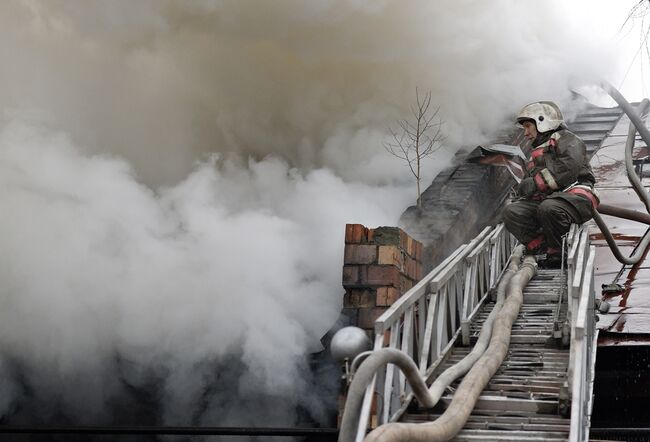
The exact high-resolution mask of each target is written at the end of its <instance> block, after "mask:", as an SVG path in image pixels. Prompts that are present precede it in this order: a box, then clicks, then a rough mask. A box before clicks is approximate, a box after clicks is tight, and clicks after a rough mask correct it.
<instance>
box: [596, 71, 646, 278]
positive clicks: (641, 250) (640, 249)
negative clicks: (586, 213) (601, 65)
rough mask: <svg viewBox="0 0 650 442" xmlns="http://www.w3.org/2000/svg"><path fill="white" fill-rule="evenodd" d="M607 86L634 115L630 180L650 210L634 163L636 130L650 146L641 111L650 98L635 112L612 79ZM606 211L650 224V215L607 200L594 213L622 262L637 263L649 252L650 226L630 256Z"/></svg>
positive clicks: (630, 131)
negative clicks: (611, 227) (621, 246)
mask: <svg viewBox="0 0 650 442" xmlns="http://www.w3.org/2000/svg"><path fill="white" fill-rule="evenodd" d="M602 87H603V89H605V90H606V91H607V93H608V94H609V95H610V96H611V97H612V98H613V99H614V100H615V101H616V102H617V103H618V105H619V106H620V107H621V109H623V111H624V112H625V113H626V114H627V116H628V118H629V119H630V127H629V129H628V134H627V142H626V144H625V170H626V172H627V176H628V179H629V180H630V184H632V187H633V189H634V191H635V192H636V194H637V195H638V196H639V198H640V199H641V201H643V204H644V205H645V207H646V211H647V212H649V213H650V196H649V195H648V192H646V190H645V189H644V188H643V184H642V183H641V180H640V179H639V177H638V176H637V174H636V172H635V171H634V164H633V162H632V149H633V148H634V141H635V138H636V133H637V132H638V133H639V135H641V138H642V139H643V141H645V143H646V145H647V146H650V131H648V128H647V127H646V126H645V123H644V122H643V120H642V118H641V115H646V114H647V111H648V108H649V106H650V101H648V99H647V98H646V99H644V100H643V101H642V102H641V103H640V105H639V112H638V113H637V112H635V111H634V109H633V108H632V106H631V105H630V104H629V103H628V102H627V100H626V99H625V98H624V97H623V96H622V95H621V93H620V92H619V91H618V90H616V88H614V86H612V85H611V84H609V83H604V84H603V85H602ZM601 213H602V214H603V215H610V216H616V217H619V218H625V219H631V220H634V221H638V222H642V223H645V224H650V222H648V221H650V215H648V214H645V213H641V212H637V211H634V210H629V209H622V208H619V207H614V206H609V205H605V204H601V205H600V206H599V207H598V210H597V211H596V210H594V212H593V216H594V221H595V222H596V224H597V225H598V228H599V229H600V231H601V232H602V234H603V236H604V238H605V241H606V242H607V245H608V246H609V248H610V249H611V251H612V253H613V254H614V256H615V257H616V259H617V260H618V261H619V262H620V263H622V264H628V265H629V264H636V263H638V262H639V261H640V260H641V258H642V257H643V255H644V254H645V251H646V249H647V247H648V245H649V244H650V229H649V230H648V231H646V233H645V235H643V238H641V241H639V244H638V245H637V247H636V250H635V252H634V253H633V254H632V255H631V256H629V257H626V256H623V254H622V253H621V251H620V249H619V248H618V246H617V245H616V241H615V239H614V237H613V235H612V234H611V232H610V231H609V229H608V228H607V225H606V224H605V221H604V220H603V218H602V217H601V216H600V214H601Z"/></svg>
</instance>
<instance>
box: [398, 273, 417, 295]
mask: <svg viewBox="0 0 650 442" xmlns="http://www.w3.org/2000/svg"><path fill="white" fill-rule="evenodd" d="M398 287H399V291H400V292H401V293H402V294H404V293H406V292H408V291H409V290H410V289H411V288H412V287H413V281H412V280H411V279H410V278H408V277H407V276H405V275H401V277H400V281H399V286H398Z"/></svg>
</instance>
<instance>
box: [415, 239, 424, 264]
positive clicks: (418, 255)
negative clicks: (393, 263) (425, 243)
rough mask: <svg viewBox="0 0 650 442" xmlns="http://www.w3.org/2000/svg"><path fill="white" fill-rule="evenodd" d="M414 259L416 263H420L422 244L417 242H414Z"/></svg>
mask: <svg viewBox="0 0 650 442" xmlns="http://www.w3.org/2000/svg"><path fill="white" fill-rule="evenodd" d="M414 258H415V259H416V260H417V261H420V262H421V261H422V243H421V242H419V241H415V256H414Z"/></svg>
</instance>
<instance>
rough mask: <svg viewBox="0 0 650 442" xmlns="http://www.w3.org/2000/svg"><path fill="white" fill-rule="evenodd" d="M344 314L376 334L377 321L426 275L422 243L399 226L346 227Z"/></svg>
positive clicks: (370, 332) (353, 323) (351, 322)
mask: <svg viewBox="0 0 650 442" xmlns="http://www.w3.org/2000/svg"><path fill="white" fill-rule="evenodd" d="M343 263H344V265H343V288H344V289H345V295H344V296H345V297H344V301H343V314H344V315H345V316H346V317H347V318H348V319H349V322H350V325H356V326H357V327H360V328H362V329H364V330H366V331H367V332H368V335H369V336H370V337H371V338H373V337H374V333H373V332H374V322H375V320H376V319H377V318H378V317H379V316H380V315H381V314H382V313H384V312H385V311H386V310H387V309H388V307H390V306H391V305H392V304H393V303H394V302H395V301H396V300H397V299H398V298H399V297H400V296H402V295H403V294H404V293H406V291H408V290H409V289H410V288H411V287H413V285H415V283H416V282H418V281H419V280H420V279H421V278H422V244H421V243H420V242H418V241H416V240H414V239H413V238H411V237H410V236H408V235H407V234H406V232H404V231H403V230H402V229H400V228H398V227H377V228H376V229H369V228H367V227H365V226H363V225H361V224H347V225H346V226H345V255H344V261H343Z"/></svg>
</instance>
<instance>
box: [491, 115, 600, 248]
mask: <svg viewBox="0 0 650 442" xmlns="http://www.w3.org/2000/svg"><path fill="white" fill-rule="evenodd" d="M526 170H527V174H528V175H527V176H528V177H530V178H529V179H528V181H529V182H530V181H531V179H532V180H534V183H535V185H534V188H535V191H534V193H533V194H532V195H530V196H528V197H526V198H519V199H517V200H516V201H514V202H512V203H510V204H509V205H508V206H506V208H505V209H504V212H503V222H504V224H505V226H506V228H507V229H508V230H509V231H510V233H512V234H513V235H514V236H515V237H516V238H517V239H518V240H519V241H520V242H521V243H522V244H525V245H526V246H527V248H528V250H529V251H531V252H535V253H544V252H546V251H547V250H546V249H547V248H548V252H549V253H552V252H558V251H559V248H560V246H561V245H562V236H564V235H565V234H566V233H567V232H568V231H569V228H570V227H571V224H572V223H576V224H582V223H584V222H585V221H588V220H589V219H590V218H591V217H592V210H593V209H595V208H596V206H597V205H598V197H597V195H596V192H595V190H594V189H593V185H594V183H595V181H596V180H595V178H594V174H593V172H592V171H591V166H590V165H589V162H588V160H587V150H586V147H585V144H584V143H583V142H582V140H581V139H580V138H578V137H577V136H576V135H574V134H573V133H571V132H569V131H568V130H567V129H565V128H563V127H562V126H561V127H560V128H558V129H557V130H556V131H549V132H544V133H541V134H540V135H539V136H538V137H537V138H536V139H535V141H534V142H533V151H532V152H531V156H530V158H529V160H528V163H527V164H526ZM524 179H526V178H524ZM520 186H521V185H520Z"/></svg>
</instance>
